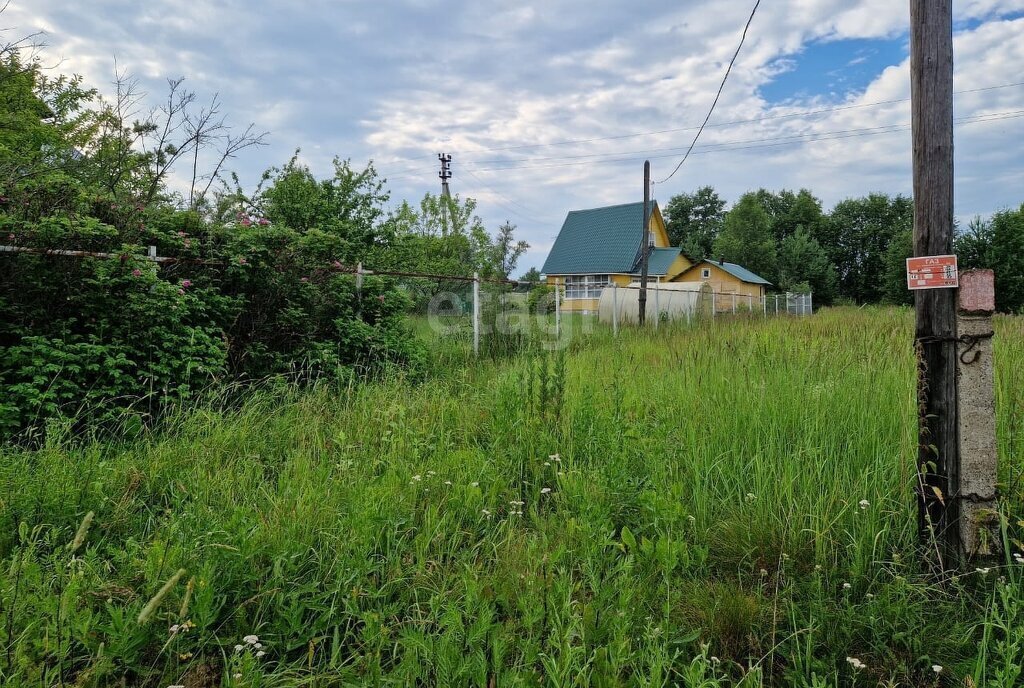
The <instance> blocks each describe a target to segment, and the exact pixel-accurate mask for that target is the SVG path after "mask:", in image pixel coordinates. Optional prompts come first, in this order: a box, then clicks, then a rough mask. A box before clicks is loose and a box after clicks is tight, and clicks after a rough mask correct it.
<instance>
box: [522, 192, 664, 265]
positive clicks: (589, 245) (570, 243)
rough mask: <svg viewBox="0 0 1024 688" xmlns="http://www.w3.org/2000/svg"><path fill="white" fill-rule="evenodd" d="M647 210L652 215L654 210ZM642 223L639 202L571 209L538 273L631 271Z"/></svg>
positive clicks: (641, 208)
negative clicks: (587, 208) (588, 208)
mask: <svg viewBox="0 0 1024 688" xmlns="http://www.w3.org/2000/svg"><path fill="white" fill-rule="evenodd" d="M652 206H653V208H654V209H657V207H658V203H657V201H654V202H652ZM651 212H652V214H653V212H654V210H653V209H652V211H651ZM659 212H660V211H659ZM643 224H644V204H643V201H640V202H639V203H624V204H622V205H612V206H607V207H605V208H591V209H590V210H573V211H571V212H570V213H569V214H568V215H566V216H565V222H563V223H562V229H561V231H559V232H558V238H557V239H555V243H554V245H553V246H552V247H551V252H550V253H549V254H548V257H547V260H545V261H544V267H543V268H541V272H542V273H544V274H545V275H602V274H625V273H630V272H633V268H634V267H635V266H636V264H637V260H638V258H639V257H640V243H641V241H642V240H643Z"/></svg>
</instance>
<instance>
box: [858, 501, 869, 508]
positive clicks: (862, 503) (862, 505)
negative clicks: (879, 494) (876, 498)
mask: <svg viewBox="0 0 1024 688" xmlns="http://www.w3.org/2000/svg"><path fill="white" fill-rule="evenodd" d="M857 503H858V504H859V505H860V508H861V509H867V508H868V507H869V506H871V502H869V501H868V500H866V499H862V500H860V501H859V502H857Z"/></svg>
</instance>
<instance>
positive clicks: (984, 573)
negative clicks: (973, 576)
mask: <svg viewBox="0 0 1024 688" xmlns="http://www.w3.org/2000/svg"><path fill="white" fill-rule="evenodd" d="M991 570H992V569H990V568H988V567H986V568H983V569H974V571H975V573H980V574H981V575H983V576H985V575H987V574H988V572H989V571H991Z"/></svg>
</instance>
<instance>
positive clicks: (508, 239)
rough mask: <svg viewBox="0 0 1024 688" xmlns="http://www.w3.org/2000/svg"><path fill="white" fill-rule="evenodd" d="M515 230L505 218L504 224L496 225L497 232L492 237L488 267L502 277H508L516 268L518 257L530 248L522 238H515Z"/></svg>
mask: <svg viewBox="0 0 1024 688" xmlns="http://www.w3.org/2000/svg"><path fill="white" fill-rule="evenodd" d="M515 231H516V226H515V225H514V224H512V223H510V222H509V221H508V220H505V224H503V225H502V226H501V227H498V234H497V236H495V237H494V245H493V250H492V258H491V268H490V269H491V270H492V271H496V273H497V276H499V277H501V278H502V279H508V278H509V275H511V274H512V271H513V270H515V269H516V265H517V264H518V263H519V259H520V258H522V256H523V254H524V253H526V251H527V249H529V248H530V245H529V244H528V243H526V242H525V241H523V240H522V239H520V240H519V241H516V240H515V236H514V235H515Z"/></svg>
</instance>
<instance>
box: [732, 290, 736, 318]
mask: <svg viewBox="0 0 1024 688" xmlns="http://www.w3.org/2000/svg"><path fill="white" fill-rule="evenodd" d="M732 314H733V315H736V292H733V294H732Z"/></svg>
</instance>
